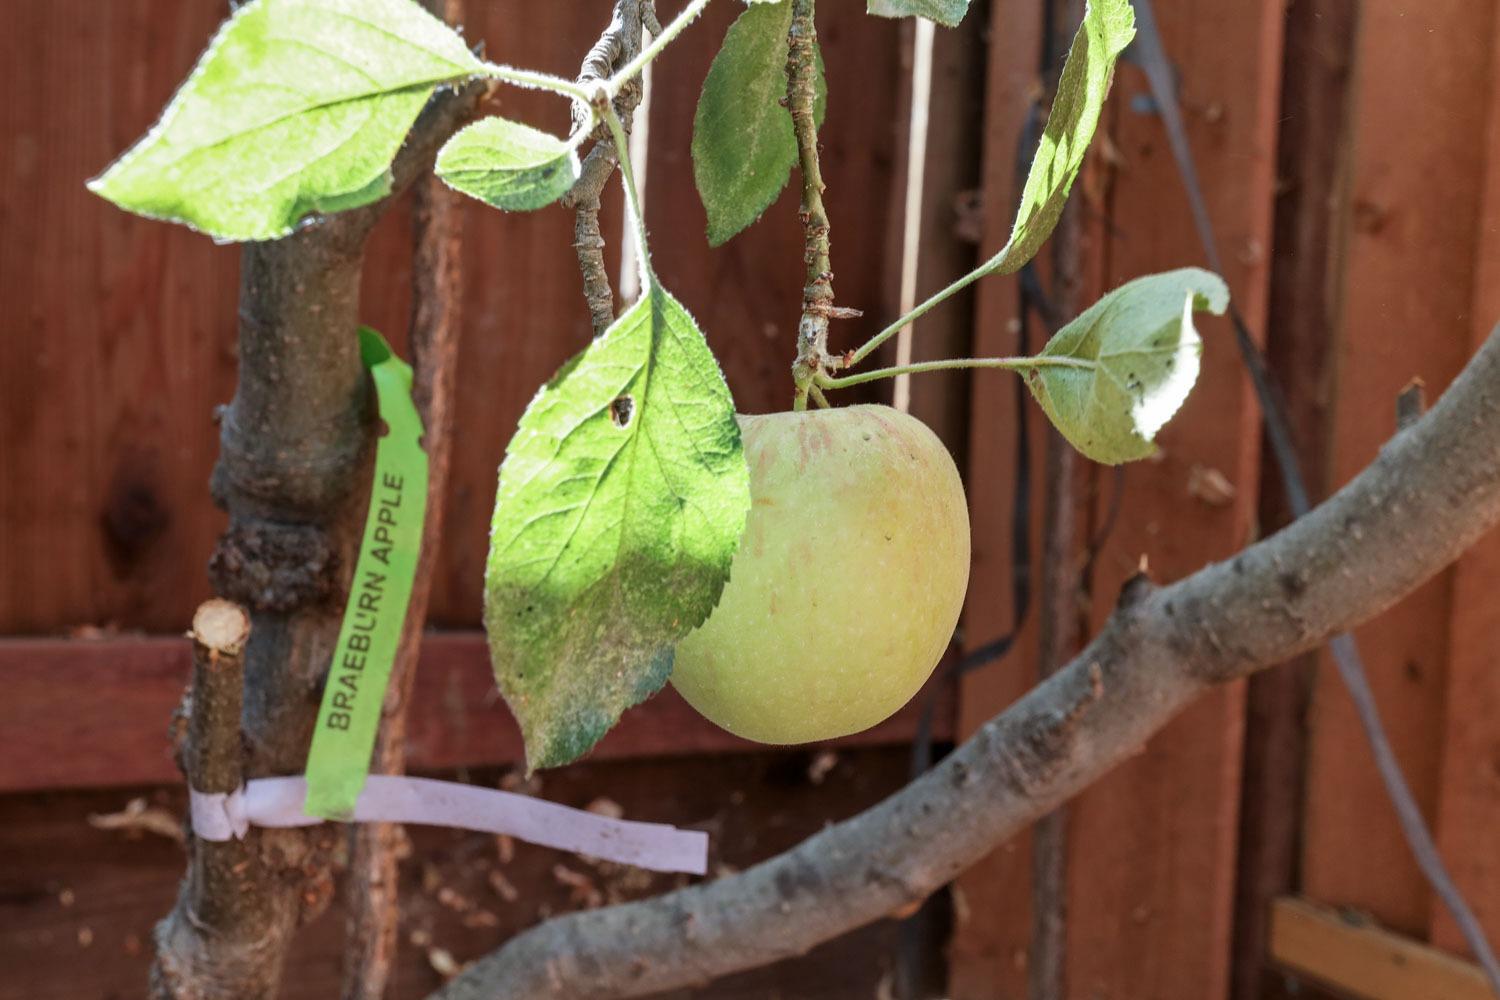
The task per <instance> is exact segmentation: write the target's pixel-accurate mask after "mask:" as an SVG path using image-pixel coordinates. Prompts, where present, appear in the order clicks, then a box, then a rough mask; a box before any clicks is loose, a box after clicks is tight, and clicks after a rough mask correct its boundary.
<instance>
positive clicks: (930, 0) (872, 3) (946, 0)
mask: <svg viewBox="0 0 1500 1000" xmlns="http://www.w3.org/2000/svg"><path fill="white" fill-rule="evenodd" d="M866 9H867V10H868V11H869V12H870V13H871V14H875V15H878V16H880V17H925V18H927V19H928V20H929V21H936V22H937V23H938V24H941V25H944V26H946V27H949V28H952V27H956V26H957V25H958V22H959V21H962V20H963V19H964V15H965V14H967V13H968V12H969V0H869V4H868V6H867V7H866Z"/></svg>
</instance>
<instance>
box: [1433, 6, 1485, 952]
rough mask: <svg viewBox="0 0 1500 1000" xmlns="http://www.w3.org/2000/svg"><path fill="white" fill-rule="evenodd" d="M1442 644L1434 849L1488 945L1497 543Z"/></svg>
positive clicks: (1480, 273) (1444, 931)
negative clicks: (1443, 688)
mask: <svg viewBox="0 0 1500 1000" xmlns="http://www.w3.org/2000/svg"><path fill="white" fill-rule="evenodd" d="M1491 39H1492V41H1491V43H1490V59H1491V62H1490V81H1489V109H1488V115H1489V124H1488V127H1487V129H1486V131H1485V136H1484V146H1483V152H1484V156H1485V169H1484V177H1485V181H1484V191H1483V195H1482V199H1483V200H1482V208H1481V211H1480V212H1479V214H1478V216H1477V226H1476V231H1477V238H1478V253H1477V256H1476V261H1475V267H1474V307H1473V312H1472V315H1471V317H1470V329H1471V330H1472V332H1473V343H1474V345H1475V346H1476V347H1477V346H1478V345H1479V344H1480V343H1482V342H1483V340H1484V339H1485V338H1486V337H1488V336H1489V334H1490V331H1491V330H1493V329H1495V328H1496V326H1497V324H1500V60H1497V58H1496V54H1497V53H1500V15H1497V16H1495V17H1494V25H1493V29H1492V33H1491ZM1450 629H1451V631H1450V633H1449V639H1448V701H1447V711H1446V713H1445V715H1444V730H1443V758H1442V787H1441V790H1440V796H1439V803H1438V806H1439V808H1438V817H1437V822H1438V834H1439V847H1440V848H1441V850H1442V852H1443V856H1444V858H1445V859H1446V860H1447V862H1448V865H1449V867H1450V868H1451V869H1452V870H1453V876H1454V879H1455V880H1456V881H1457V883H1458V886H1459V888H1460V889H1461V890H1462V891H1464V892H1465V893H1466V894H1467V895H1468V898H1469V901H1470V903H1471V904H1472V905H1473V907H1474V910H1475V912H1476V914H1477V915H1478V917H1479V920H1480V923H1481V924H1482V925H1483V926H1484V928H1485V930H1486V931H1487V932H1488V934H1489V937H1490V940H1491V941H1494V940H1496V939H1497V938H1500V851H1497V850H1496V845H1497V842H1500V723H1497V721H1496V720H1500V537H1496V536H1494V535H1491V536H1489V537H1488V538H1485V539H1484V540H1482V541H1481V542H1480V543H1479V544H1478V545H1477V546H1475V547H1474V549H1472V550H1471V551H1470V552H1469V553H1468V554H1467V555H1465V556H1464V557H1463V559H1461V560H1460V561H1459V563H1458V566H1457V567H1456V569H1455V571H1454V581H1453V610H1452V619H1451V626H1450ZM1434 910H1435V912H1434V914H1433V921H1432V941H1433V943H1434V944H1436V945H1437V946H1438V947H1440V948H1446V949H1448V950H1450V951H1455V952H1460V953H1462V952H1464V951H1466V948H1465V946H1464V943H1463V939H1462V937H1461V936H1460V934H1459V933H1458V927H1457V925H1456V924H1454V922H1453V920H1452V918H1451V917H1450V916H1449V915H1448V914H1447V912H1446V911H1445V910H1442V909H1441V908H1434Z"/></svg>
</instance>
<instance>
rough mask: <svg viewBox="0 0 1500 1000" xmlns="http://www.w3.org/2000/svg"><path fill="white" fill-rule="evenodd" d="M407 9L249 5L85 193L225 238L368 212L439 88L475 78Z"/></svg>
mask: <svg viewBox="0 0 1500 1000" xmlns="http://www.w3.org/2000/svg"><path fill="white" fill-rule="evenodd" d="M480 70H481V64H480V63H479V61H478V60H476V59H475V58H474V56H473V55H472V54H471V53H470V52H469V50H468V48H467V47H466V46H465V45H464V42H463V39H462V38H460V37H459V36H458V35H457V34H455V33H454V32H453V31H452V30H451V29H449V28H448V27H447V26H446V25H444V24H443V23H442V22H441V21H439V20H438V19H437V18H435V17H433V16H432V15H430V14H428V13H427V12H426V11H425V10H423V9H422V8H421V6H419V5H418V4H415V3H412V2H410V0H252V2H250V3H247V4H245V5H244V6H243V7H240V8H239V10H237V11H236V12H235V13H234V16H233V17H231V18H230V19H229V20H228V22H226V23H225V25H224V26H223V27H222V28H221V29H220V30H219V33H218V35H217V36H216V37H215V38H214V40H213V42H212V43H211V44H210V45H209V47H208V50H207V51H205V52H204V54H203V56H202V57H201V58H200V59H199V61H198V65H197V67H196V68H195V69H194V70H193V73H192V75H191V76H190V77H188V80H187V82H186V83H185V84H183V86H182V89H181V90H179V91H178V92H177V95H176V96H175V97H174V98H173V99H172V102H171V103H170V104H169V105H167V109H166V110H165V111H164V112H162V116H161V120H160V121H158V122H157V123H156V125H155V127H153V128H152V130H151V131H150V133H148V134H147V135H146V137H145V138H144V139H142V140H141V141H140V142H138V143H137V144H136V145H135V146H134V147H133V148H132V149H131V150H130V151H129V152H127V153H126V154H125V155H124V156H122V157H121V158H120V159H119V160H118V161H116V163H115V164H114V165H113V166H111V167H110V168H109V169H108V170H107V171H105V172H104V174H103V175H101V176H100V177H97V178H95V179H94V180H92V181H90V182H89V189H90V190H92V191H94V192H95V193H96V194H99V195H101V196H103V197H105V198H107V199H109V200H110V201H112V202H114V203H115V204H116V205H119V206H120V207H121V208H125V209H128V210H129V211H132V212H135V213H137V214H139V215H145V216H148V217H151V218H156V219H167V220H170V221H173V222H181V223H185V224H187V225H189V226H192V227H194V228H196V229H201V230H203V231H204V232H206V233H209V234H211V235H213V236H216V237H218V238H220V239H225V240H262V239H272V238H275V237H278V236H284V235H286V234H287V233H289V232H291V231H292V229H293V227H294V226H295V225H296V224H297V222H298V221H299V220H301V219H302V218H303V217H304V216H306V215H308V214H310V213H314V212H336V211H340V210H343V209H348V208H354V207H357V206H359V205H365V204H368V203H370V202H372V201H376V200H378V199H379V198H381V197H383V196H384V195H385V194H387V193H388V192H389V191H390V186H391V178H390V164H391V160H392V159H393V158H394V156H395V155H396V151H397V150H398V149H399V148H400V147H401V142H402V140H403V139H404V138H405V137H406V133H407V131H408V130H409V129H410V128H411V124H412V122H413V121H414V120H415V119H416V116H417V113H418V112H420V111H421V110H422V105H423V104H425V103H426V101H427V98H428V96H429V95H430V94H431V93H432V91H433V89H434V87H435V86H436V85H437V84H439V83H443V82H445V81H451V80H458V79H461V78H464V77H467V76H470V75H473V74H475V73H478V72H480Z"/></svg>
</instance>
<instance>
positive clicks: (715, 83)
mask: <svg viewBox="0 0 1500 1000" xmlns="http://www.w3.org/2000/svg"><path fill="white" fill-rule="evenodd" d="M791 23H792V5H791V4H790V3H789V2H786V0H782V2H780V3H753V4H751V6H750V7H749V8H747V9H746V10H745V12H744V13H742V14H741V15H740V16H739V17H738V18H737V19H736V20H735V22H734V24H732V25H730V27H729V32H728V33H727V34H726V35H725V36H724V44H723V45H722V46H721V47H720V49H719V54H718V55H716V56H714V61H713V65H712V66H710V67H709V69H708V77H707V78H706V79H705V80H704V81H703V93H702V95H701V96H700V97H699V98H698V110H697V112H696V113H695V114H694V116H693V144H692V151H693V178H694V180H695V181H697V185H698V196H699V198H701V199H702V201H703V208H704V211H705V212H707V214H708V242H709V245H710V246H719V245H721V244H723V243H724V242H725V241H727V240H728V239H729V238H730V237H732V236H734V235H735V234H736V233H738V232H740V231H741V230H742V229H744V228H745V227H746V226H749V225H750V224H751V223H753V222H754V221H755V220H756V219H759V218H760V217H761V214H762V213H763V212H765V210H766V209H767V208H769V207H770V206H771V203H772V202H773V201H775V200H776V197H777V195H779V194H781V189H782V188H784V187H786V182H787V178H789V177H790V176H791V173H792V166H793V165H794V164H796V162H797V137H796V135H795V134H794V133H793V131H792V116H791V113H790V112H788V111H787V109H786V107H785V106H784V105H783V104H782V101H784V100H785V99H786V85H787V77H786V59H787V32H788V30H789V29H790V28H791ZM817 88H818V90H817V104H816V106H815V109H814V113H815V118H816V121H817V123H818V124H819V126H821V125H822V123H823V113H824V111H825V109H826V104H827V90H826V85H825V83H824V81H823V58H822V53H821V51H820V52H819V54H818V79H817Z"/></svg>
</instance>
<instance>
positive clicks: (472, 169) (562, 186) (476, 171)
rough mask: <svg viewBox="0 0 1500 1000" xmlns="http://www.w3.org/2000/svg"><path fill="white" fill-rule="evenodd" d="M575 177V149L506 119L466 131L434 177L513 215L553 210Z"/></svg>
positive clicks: (451, 146) (440, 157)
mask: <svg viewBox="0 0 1500 1000" xmlns="http://www.w3.org/2000/svg"><path fill="white" fill-rule="evenodd" d="M578 172H579V163H578V153H577V152H576V151H575V149H574V148H573V146H571V145H570V144H568V143H566V142H564V141H563V140H561V139H559V138H557V137H556V136H551V135H548V134H547V133H546V132H540V131H538V130H536V129H534V128H532V127H531V126H529V125H522V124H520V123H519V122H512V121H506V120H505V119H504V118H485V119H484V120H482V121H477V122H475V123H474V124H472V125H470V126H468V127H467V128H465V129H464V130H463V131H461V132H459V133H458V134H457V135H455V136H454V137H453V138H452V139H449V140H448V143H447V145H445V146H444V147H443V149H442V152H440V153H438V158H437V174H438V176H439V177H441V178H442V179H443V180H444V182H446V183H447V184H448V185H449V186H450V187H452V188H454V189H455V190H458V191H462V192H463V193H464V194H466V195H469V196H470V197H473V198H478V199H479V200H480V201H483V202H488V203H489V204H491V205H493V206H495V207H496V208H503V209H505V210H507V211H512V212H529V211H531V210H532V209H534V208H541V207H542V206H544V205H550V204H552V203H553V202H554V201H556V200H557V199H559V198H561V197H562V196H563V195H564V194H566V193H567V192H568V189H569V188H570V187H572V186H573V182H574V181H576V180H577V179H578Z"/></svg>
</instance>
